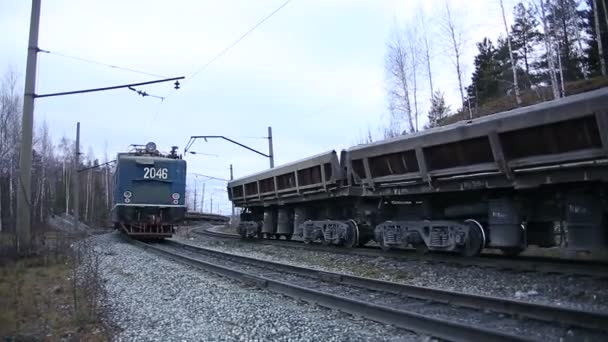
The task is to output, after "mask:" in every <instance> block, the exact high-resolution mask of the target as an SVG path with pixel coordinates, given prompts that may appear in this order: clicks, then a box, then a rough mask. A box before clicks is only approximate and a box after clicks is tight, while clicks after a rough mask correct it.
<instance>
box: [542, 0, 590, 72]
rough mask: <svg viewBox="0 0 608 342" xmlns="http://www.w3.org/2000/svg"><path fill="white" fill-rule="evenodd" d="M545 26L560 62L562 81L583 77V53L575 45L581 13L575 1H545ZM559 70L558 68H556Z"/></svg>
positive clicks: (579, 28)
mask: <svg viewBox="0 0 608 342" xmlns="http://www.w3.org/2000/svg"><path fill="white" fill-rule="evenodd" d="M546 6H547V12H548V13H547V24H548V29H549V32H548V33H549V34H550V35H551V36H552V37H553V39H554V41H555V43H556V48H557V50H558V51H559V52H558V53H559V55H558V58H560V60H561V72H563V81H564V82H565V81H574V80H577V79H580V78H582V77H583V70H582V61H583V58H582V55H583V51H579V50H580V49H579V48H578V47H577V44H576V37H577V34H578V32H580V30H582V26H581V17H582V13H581V11H579V10H578V9H577V3H576V1H575V0H556V1H547V3H546ZM558 68H559V66H558Z"/></svg>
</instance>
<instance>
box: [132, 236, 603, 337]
mask: <svg viewBox="0 0 608 342" xmlns="http://www.w3.org/2000/svg"><path fill="white" fill-rule="evenodd" d="M133 243H135V244H137V245H139V246H141V247H143V248H146V249H148V250H151V251H153V252H156V253H159V254H162V255H163V256H167V257H170V258H172V259H175V260H177V261H179V262H183V263H186V264H189V265H192V266H194V267H197V268H203V269H205V270H208V271H211V272H213V273H217V274H219V275H222V276H226V277H228V278H232V279H235V280H237V281H241V282H243V283H245V284H248V285H250V286H256V287H261V288H266V289H268V290H270V291H273V292H278V293H281V294H284V295H287V296H290V297H293V298H297V299H301V300H305V301H307V302H312V303H317V304H318V305H321V306H325V307H329V308H333V309H338V310H341V311H344V312H347V313H350V314H353V315H359V316H363V317H366V318H369V319H371V320H374V321H379V322H382V323H386V324H392V325H395V326H397V327H400V328H404V329H408V330H413V331H416V332H418V333H423V334H428V335H432V336H434V337H438V338H441V339H446V340H453V341H472V340H475V341H535V340H545V339H546V338H547V337H548V336H554V337H555V338H561V337H564V338H566V340H568V339H575V340H584V339H587V340H605V339H606V338H608V327H607V326H606V324H605V323H606V322H608V314H605V313H594V312H587V311H578V310H574V309H568V308H562V307H555V306H545V305H539V304H532V303H526V302H520V301H513V300H507V299H503V298H493V297H486V296H478V295H470V294H464V293H460V292H452V291H445V290H437V289H431V288H424V287H417V286H411V285H403V284H397V283H391V282H385V281H379V280H373V279H369V278H361V277H355V276H349V275H344V274H339V273H331V272H324V271H319V270H314V269H310V268H304V267H296V266H290V265H284V264H280V263H276V262H271V261H264V260H259V259H254V258H250V257H244V256H239V255H234V254H230V253H225V252H219V251H215V250H212V249H208V248H203V247H199V246H194V245H190V244H184V243H180V242H176V241H165V242H164V243H159V244H146V243H142V242H138V241H134V242H133Z"/></svg>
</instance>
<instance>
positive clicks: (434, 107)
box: [427, 90, 450, 128]
mask: <svg viewBox="0 0 608 342" xmlns="http://www.w3.org/2000/svg"><path fill="white" fill-rule="evenodd" d="M448 115H450V106H448V105H447V104H446V103H445V97H444V95H443V92H441V91H439V90H437V91H435V92H434V93H433V95H432V96H431V109H430V110H429V114H428V118H429V123H428V125H427V128H432V127H436V126H438V125H439V122H441V120H443V118H445V117H447V116H448Z"/></svg>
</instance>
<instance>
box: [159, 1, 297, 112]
mask: <svg viewBox="0 0 608 342" xmlns="http://www.w3.org/2000/svg"><path fill="white" fill-rule="evenodd" d="M290 2H291V0H287V1H285V2H283V3H282V4H281V5H280V6H279V7H277V8H275V9H274V10H273V11H272V12H270V13H269V14H268V15H266V16H265V17H264V18H262V19H261V20H260V21H258V22H257V23H256V24H255V25H253V26H252V27H251V28H249V29H248V30H247V31H245V33H243V34H242V35H241V36H240V37H238V38H237V39H236V40H234V41H233V42H232V43H230V44H229V45H228V46H226V47H225V48H224V49H223V50H221V51H220V52H219V53H218V54H216V55H215V56H213V57H212V58H211V59H210V60H208V61H207V62H206V63H205V64H203V65H202V66H201V67H200V68H198V69H197V70H196V71H195V72H193V73H192V75H190V76H189V77H188V79H193V78H194V77H196V76H197V75H198V74H200V73H201V72H203V71H204V70H205V69H207V67H209V66H210V65H211V64H213V62H215V61H217V60H218V59H220V58H221V57H222V56H223V55H224V54H226V53H227V52H228V51H229V50H230V49H232V48H233V47H235V46H236V45H237V44H238V43H240V42H241V41H242V40H243V39H245V37H247V36H248V35H250V34H251V33H252V32H253V31H255V30H256V29H257V28H258V27H260V26H261V25H262V24H263V23H264V22H266V21H267V20H268V19H270V18H271V17H272V16H273V15H275V14H276V13H278V12H279V11H280V10H281V9H283V7H285V6H287V4H289V3H290ZM173 93H174V91H171V92H169V93H168V94H167V95H166V96H164V98H165V99H167V98H168V97H169V96H171V95H173ZM161 104H162V102H161V103H159V107H160V105H161ZM157 113H158V112H157Z"/></svg>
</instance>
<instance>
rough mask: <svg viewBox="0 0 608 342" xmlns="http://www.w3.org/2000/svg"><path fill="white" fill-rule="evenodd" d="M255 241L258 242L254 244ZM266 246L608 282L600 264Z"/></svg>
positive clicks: (295, 243) (297, 245)
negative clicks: (414, 260) (571, 276)
mask: <svg viewBox="0 0 608 342" xmlns="http://www.w3.org/2000/svg"><path fill="white" fill-rule="evenodd" d="M192 232H193V233H194V234H198V235H207V236H212V237H217V238H226V239H241V237H240V236H239V235H236V234H231V233H221V232H214V231H210V230H208V229H200V228H198V229H194V230H192ZM251 241H256V240H251ZM259 241H260V242H262V243H266V244H275V245H279V246H280V245H284V246H289V247H295V248H302V249H309V250H314V251H321V252H328V253H340V254H356V255H363V256H375V257H378V256H381V257H389V258H397V259H407V260H412V259H418V260H423V261H429V262H436V263H444V264H459V265H465V266H477V267H490V268H496V269H507V270H516V271H534V272H542V273H558V274H568V275H580V276H590V277H597V278H608V264H607V263H603V262H598V261H577V260H569V259H556V258H547V257H525V256H519V257H515V258H512V257H505V256H501V255H493V254H486V255H482V256H479V257H462V256H458V255H445V254H442V253H431V254H426V255H420V254H415V252H414V251H410V250H405V249H399V250H391V251H382V250H381V249H380V248H376V247H372V246H366V247H359V248H353V249H346V248H338V247H334V246H318V245H305V244H303V243H302V241H298V240H290V241H287V240H266V239H265V240H259Z"/></svg>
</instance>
